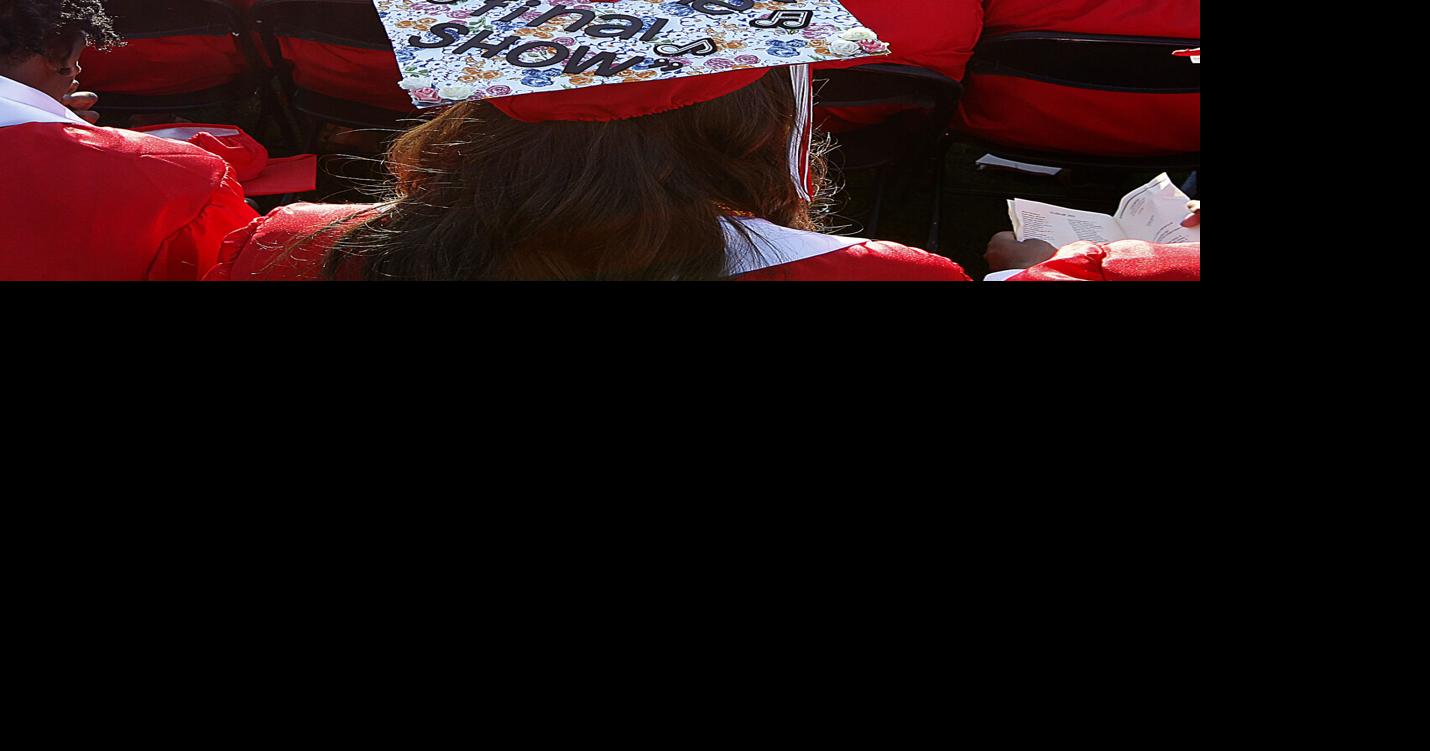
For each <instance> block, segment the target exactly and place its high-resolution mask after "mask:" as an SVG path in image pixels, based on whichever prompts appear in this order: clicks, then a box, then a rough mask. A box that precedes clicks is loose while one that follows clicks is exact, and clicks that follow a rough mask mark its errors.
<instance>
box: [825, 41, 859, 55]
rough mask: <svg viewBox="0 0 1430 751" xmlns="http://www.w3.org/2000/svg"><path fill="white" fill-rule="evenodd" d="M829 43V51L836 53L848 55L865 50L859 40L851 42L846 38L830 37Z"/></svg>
mask: <svg viewBox="0 0 1430 751" xmlns="http://www.w3.org/2000/svg"><path fill="white" fill-rule="evenodd" d="M828 43H829V51H830V52H832V53H834V54H836V55H841V56H844V57H848V56H850V55H857V54H859V53H861V52H863V48H862V47H860V46H859V43H858V42H850V41H846V40H844V39H838V38H830V39H829V41H828Z"/></svg>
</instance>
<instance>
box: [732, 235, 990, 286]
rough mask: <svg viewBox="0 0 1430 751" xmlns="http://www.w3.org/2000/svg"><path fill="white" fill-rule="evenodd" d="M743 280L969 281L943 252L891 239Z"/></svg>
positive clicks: (756, 273) (754, 273)
mask: <svg viewBox="0 0 1430 751" xmlns="http://www.w3.org/2000/svg"><path fill="white" fill-rule="evenodd" d="M735 280H736V281H742V282H969V281H973V280H972V279H969V277H968V274H966V273H964V271H963V267H961V266H959V265H958V264H956V263H954V262H953V261H950V260H948V259H947V258H944V257H943V256H940V255H935V254H933V253H929V252H927V251H924V250H919V249H918V248H910V247H908V246H907V245H900V244H898V243H891V242H874V241H869V242H862V243H859V244H858V245H851V246H849V247H847V248H844V249H842V250H837V251H835V252H833V253H826V254H824V255H820V256H815V257H813V258H806V259H803V260H800V261H795V262H793V263H786V264H781V265H779V266H771V267H770V268H767V269H761V270H759V271H752V272H750V273H747V274H741V275H740V276H737V277H735Z"/></svg>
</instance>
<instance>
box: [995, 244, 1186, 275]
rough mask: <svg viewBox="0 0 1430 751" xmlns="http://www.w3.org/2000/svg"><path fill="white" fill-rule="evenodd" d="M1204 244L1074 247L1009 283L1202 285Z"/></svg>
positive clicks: (1070, 246) (1077, 245) (1064, 249)
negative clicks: (1159, 283)
mask: <svg viewBox="0 0 1430 751" xmlns="http://www.w3.org/2000/svg"><path fill="white" fill-rule="evenodd" d="M1201 279H1202V244H1201V243H1183V244H1180V245H1158V244H1156V243H1149V242H1143V241H1141V240H1122V241H1120V242H1115V243H1106V244H1103V245H1098V244H1095V243H1086V242H1084V243H1073V244H1072V245H1069V246H1067V247H1066V248H1063V249H1061V250H1059V251H1058V254H1057V255H1055V256H1053V257H1052V258H1051V259H1049V260H1047V261H1044V262H1043V263H1040V264H1038V265H1037V266H1034V267H1033V268H1031V269H1028V270H1027V271H1024V272H1023V273H1021V274H1018V275H1017V276H1013V277H1010V278H1009V279H1008V281H1010V282H1199V281H1201Z"/></svg>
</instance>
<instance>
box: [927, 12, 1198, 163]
mask: <svg viewBox="0 0 1430 751" xmlns="http://www.w3.org/2000/svg"><path fill="white" fill-rule="evenodd" d="M986 5H987V12H986V18H985V19H984V23H985V30H984V37H985V38H987V37H990V36H995V35H1002V34H1010V33H1016V32H1027V31H1063V32H1073V33H1083V34H1099V35H1111V36H1131V37H1139V36H1140V37H1171V38H1175V39H1200V38H1201V34H1202V14H1201V6H1202V4H1201V0H987V3H986ZM1186 64H1187V65H1191V64H1192V63H1191V61H1190V60H1188V61H1186ZM966 84H967V88H966V90H965V91H964V95H963V99H962V100H961V101H960V103H959V111H958V117H957V119H956V122H955V125H956V126H957V127H958V128H959V130H962V131H964V132H966V133H969V134H972V135H975V136H978V137H980V138H983V139H986V140H989V141H993V142H995V143H1002V144H1007V145H1010V146H1017V147H1022V148H1028V149H1035V150H1039V151H1063V152H1072V153H1078V154H1098V155H1104V156H1152V155H1159V154H1173V153H1180V152H1194V151H1200V150H1201V145H1202V119H1201V118H1202V97H1201V94H1199V93H1197V94H1146V93H1132V92H1123V91H1113V90H1111V89H1106V88H1077V87H1073V86H1063V85H1060V84H1055V83H1049V82H1046V81H1035V80H1031V79H1029V78H1022V77H1016V76H1009V75H984V74H979V75H973V76H970V77H969V79H968V81H967V82H966Z"/></svg>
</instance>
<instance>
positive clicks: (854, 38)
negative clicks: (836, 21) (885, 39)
mask: <svg viewBox="0 0 1430 751" xmlns="http://www.w3.org/2000/svg"><path fill="white" fill-rule="evenodd" d="M839 38H840V39H843V40H845V41H849V42H872V41H874V40H876V39H878V38H879V35H878V34H875V33H874V30H873V29H868V28H865V27H863V26H860V27H859V28H857V29H850V30H848V31H846V32H844V33H842V34H840V35H839Z"/></svg>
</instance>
